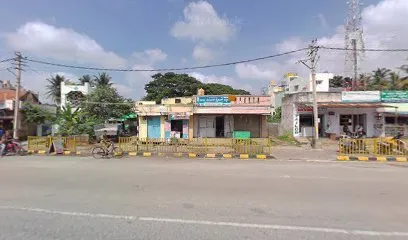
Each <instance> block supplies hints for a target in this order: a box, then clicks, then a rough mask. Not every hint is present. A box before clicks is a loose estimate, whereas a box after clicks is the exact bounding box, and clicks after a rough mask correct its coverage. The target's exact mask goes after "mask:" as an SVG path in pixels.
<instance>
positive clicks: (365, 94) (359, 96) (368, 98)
mask: <svg viewBox="0 0 408 240" xmlns="http://www.w3.org/2000/svg"><path fill="white" fill-rule="evenodd" d="M341 101H342V102H380V101H381V96H380V91H343V92H341Z"/></svg>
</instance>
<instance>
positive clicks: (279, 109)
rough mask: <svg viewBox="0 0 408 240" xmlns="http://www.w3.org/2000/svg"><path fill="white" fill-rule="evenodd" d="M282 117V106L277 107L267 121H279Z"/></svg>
mask: <svg viewBox="0 0 408 240" xmlns="http://www.w3.org/2000/svg"><path fill="white" fill-rule="evenodd" d="M281 119H282V107H277V108H276V110H275V113H274V114H273V115H272V116H271V117H270V118H269V122H273V123H280V122H281Z"/></svg>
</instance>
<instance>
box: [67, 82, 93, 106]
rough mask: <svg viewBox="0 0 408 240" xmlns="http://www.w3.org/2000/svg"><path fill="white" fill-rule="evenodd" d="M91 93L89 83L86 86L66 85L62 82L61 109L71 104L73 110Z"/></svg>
mask: <svg viewBox="0 0 408 240" xmlns="http://www.w3.org/2000/svg"><path fill="white" fill-rule="evenodd" d="M90 92H91V86H90V84H89V83H87V82H86V83H85V84H84V85H78V84H66V83H65V82H61V107H65V106H67V105H68V104H70V105H71V106H72V107H73V108H75V106H76V105H77V104H78V103H79V101H81V100H83V97H84V96H86V95H87V94H89V93H90Z"/></svg>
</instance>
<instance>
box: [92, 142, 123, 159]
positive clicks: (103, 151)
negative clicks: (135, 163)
mask: <svg viewBox="0 0 408 240" xmlns="http://www.w3.org/2000/svg"><path fill="white" fill-rule="evenodd" d="M92 156H93V157H94V158H96V159H100V158H106V159H110V158H113V157H116V158H121V157H122V156H123V151H122V150H121V149H120V148H119V147H116V146H115V145H114V144H113V143H112V144H111V145H110V146H109V147H108V148H107V147H104V146H96V147H94V148H92Z"/></svg>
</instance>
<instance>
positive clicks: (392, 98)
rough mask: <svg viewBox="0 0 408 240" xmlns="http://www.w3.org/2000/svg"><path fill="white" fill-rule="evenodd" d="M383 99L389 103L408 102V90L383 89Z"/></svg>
mask: <svg viewBox="0 0 408 240" xmlns="http://www.w3.org/2000/svg"><path fill="white" fill-rule="evenodd" d="M381 101H382V102H389V103H408V91H381Z"/></svg>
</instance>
